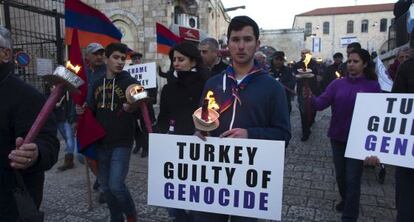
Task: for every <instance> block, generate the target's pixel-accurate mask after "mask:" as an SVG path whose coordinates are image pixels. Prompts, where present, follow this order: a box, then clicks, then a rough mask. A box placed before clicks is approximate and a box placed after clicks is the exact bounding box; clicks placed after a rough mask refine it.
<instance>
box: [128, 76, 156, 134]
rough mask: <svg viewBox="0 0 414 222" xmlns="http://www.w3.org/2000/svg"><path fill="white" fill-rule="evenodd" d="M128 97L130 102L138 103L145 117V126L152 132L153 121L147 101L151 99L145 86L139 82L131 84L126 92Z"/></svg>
mask: <svg viewBox="0 0 414 222" xmlns="http://www.w3.org/2000/svg"><path fill="white" fill-rule="evenodd" d="M125 94H126V98H127V101H128V103H129V104H138V106H139V108H140V110H141V113H142V117H143V118H144V123H145V127H146V128H147V131H148V133H152V122H151V120H150V117H149V113H148V107H147V101H148V100H149V99H150V98H149V96H148V93H147V91H145V90H144V87H142V86H140V85H138V84H132V85H130V86H129V87H128V88H127V90H126V92H125Z"/></svg>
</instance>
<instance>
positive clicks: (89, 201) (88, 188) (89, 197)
mask: <svg viewBox="0 0 414 222" xmlns="http://www.w3.org/2000/svg"><path fill="white" fill-rule="evenodd" d="M72 35H73V33H72ZM65 59H66V61H69V45H68V44H65ZM76 125H77V124H76ZM76 134H77V130H76V133H74V135H75V141H76V142H75V145H76V151H77V152H78V154H80V152H79V147H78V137H77V135H76ZM83 160H84V165H85V180H86V194H87V199H86V203H87V204H88V210H92V208H93V206H92V190H91V179H90V177H89V163H88V160H87V158H86V157H85V156H83Z"/></svg>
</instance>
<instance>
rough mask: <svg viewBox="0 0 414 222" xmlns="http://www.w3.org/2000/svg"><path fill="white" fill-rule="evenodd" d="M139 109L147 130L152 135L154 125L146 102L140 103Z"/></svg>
mask: <svg viewBox="0 0 414 222" xmlns="http://www.w3.org/2000/svg"><path fill="white" fill-rule="evenodd" d="M139 108H140V109H141V114H142V117H143V118H144V123H145V127H146V128H147V131H148V133H152V123H151V120H150V117H149V113H148V107H147V103H146V102H140V103H139Z"/></svg>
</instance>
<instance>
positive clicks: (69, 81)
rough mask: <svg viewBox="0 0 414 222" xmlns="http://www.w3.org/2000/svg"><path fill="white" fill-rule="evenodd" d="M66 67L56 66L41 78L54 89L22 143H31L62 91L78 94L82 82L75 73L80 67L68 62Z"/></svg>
mask: <svg viewBox="0 0 414 222" xmlns="http://www.w3.org/2000/svg"><path fill="white" fill-rule="evenodd" d="M66 67H67V68H65V67H63V66H58V67H57V68H56V69H55V71H54V72H53V74H49V75H45V76H44V77H43V78H44V79H45V80H46V81H48V82H49V83H50V84H52V85H55V86H56V87H55V89H54V90H53V91H52V92H51V94H50V96H49V98H48V99H47V101H46V103H45V104H44V105H43V107H42V110H41V111H40V113H39V114H38V115H37V117H36V120H35V121H34V123H33V125H32V127H31V128H30V130H29V132H28V133H27V135H26V137H25V138H24V142H23V143H25V144H27V143H31V142H33V140H34V139H35V138H36V136H37V134H38V133H39V131H40V130H41V129H42V127H43V125H44V124H45V122H46V120H47V118H48V116H49V115H50V113H51V112H52V110H53V108H54V107H55V106H56V103H57V101H58V100H59V99H60V98H61V97H62V94H63V90H64V89H67V90H69V91H72V92H79V90H78V87H79V86H81V85H82V84H83V83H84V81H83V80H82V79H81V78H80V77H79V76H77V75H76V73H77V72H79V70H80V68H81V67H80V66H73V65H72V64H70V62H69V61H68V62H67V63H66Z"/></svg>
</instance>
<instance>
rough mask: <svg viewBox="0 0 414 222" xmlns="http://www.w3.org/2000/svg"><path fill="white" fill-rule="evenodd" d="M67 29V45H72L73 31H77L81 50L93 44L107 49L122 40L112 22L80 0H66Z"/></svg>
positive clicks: (120, 34)
mask: <svg viewBox="0 0 414 222" xmlns="http://www.w3.org/2000/svg"><path fill="white" fill-rule="evenodd" d="M65 27H66V28H65V43H66V44H67V45H70V43H71V40H72V34H73V30H74V29H77V30H78V34H79V44H80V47H81V48H86V46H87V45H88V44H89V43H92V42H97V43H100V44H101V45H103V46H104V47H105V46H107V45H108V44H110V43H112V42H119V41H121V38H122V33H121V32H120V31H119V30H118V28H117V27H115V25H114V24H112V22H111V20H109V19H108V18H107V17H106V16H105V15H104V14H103V13H102V12H100V11H99V10H97V9H95V8H93V7H91V6H89V5H87V4H85V3H83V2H81V1H80V0H65Z"/></svg>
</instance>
